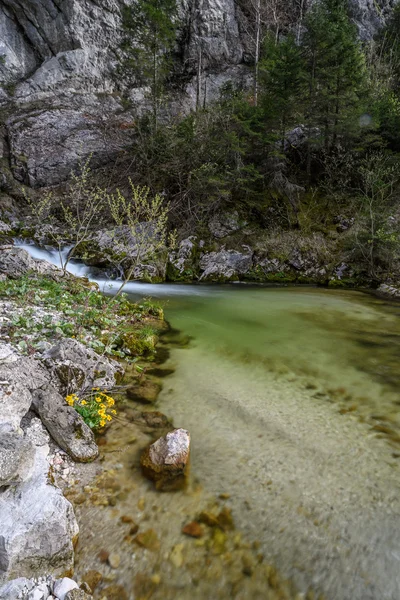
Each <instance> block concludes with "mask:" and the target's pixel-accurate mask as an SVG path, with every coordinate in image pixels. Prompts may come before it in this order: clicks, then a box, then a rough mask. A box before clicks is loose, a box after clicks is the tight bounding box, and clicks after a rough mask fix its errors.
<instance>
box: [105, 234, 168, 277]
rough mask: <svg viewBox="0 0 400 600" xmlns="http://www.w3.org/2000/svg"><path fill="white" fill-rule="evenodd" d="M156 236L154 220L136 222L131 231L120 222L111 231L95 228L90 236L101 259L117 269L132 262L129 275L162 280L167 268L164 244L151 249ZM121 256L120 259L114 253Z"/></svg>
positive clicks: (125, 268) (124, 267)
mask: <svg viewBox="0 0 400 600" xmlns="http://www.w3.org/2000/svg"><path fill="white" fill-rule="evenodd" d="M156 236H157V232H156V231H155V228H154V224H153V223H149V222H143V223H139V224H138V226H137V227H136V228H135V231H134V232H132V231H131V230H130V229H129V228H128V227H126V226H121V227H117V228H115V230H114V231H107V230H101V231H98V232H97V233H96V235H95V237H94V239H93V242H94V244H95V247H97V249H98V250H97V252H98V256H99V259H100V261H101V263H103V264H111V265H112V266H114V267H117V268H118V269H120V270H124V271H125V272H127V270H128V269H129V268H130V267H131V265H132V264H133V265H134V266H135V268H134V271H133V274H132V277H131V279H135V280H146V281H164V280H165V276H166V270H167V251H166V248H162V249H157V250H155V246H154V238H155V237H156ZM121 255H122V256H123V257H124V259H123V262H122V263H121V262H120V261H119V259H118V256H121Z"/></svg>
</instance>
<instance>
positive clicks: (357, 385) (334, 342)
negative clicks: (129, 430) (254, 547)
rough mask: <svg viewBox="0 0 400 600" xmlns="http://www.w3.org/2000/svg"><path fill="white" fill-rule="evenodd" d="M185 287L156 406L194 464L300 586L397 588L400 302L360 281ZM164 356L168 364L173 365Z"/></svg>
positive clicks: (365, 594) (360, 590)
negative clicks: (181, 337) (359, 288)
mask: <svg viewBox="0 0 400 600" xmlns="http://www.w3.org/2000/svg"><path fill="white" fill-rule="evenodd" d="M186 291H187V293H188V295H185V293H184V290H183V289H182V290H181V292H182V295H181V296H180V297H176V296H175V297H171V298H170V299H169V301H168V303H167V304H166V307H165V308H166V316H167V318H168V319H169V320H170V322H171V324H172V326H173V327H175V328H177V329H179V330H180V331H181V332H182V333H184V334H185V335H189V336H191V337H192V341H191V343H190V345H189V347H188V348H185V349H179V348H175V349H172V353H171V358H170V366H172V367H173V368H175V369H176V370H175V373H174V374H173V375H170V376H169V377H168V378H166V379H165V387H164V390H163V392H162V394H161V396H160V398H159V407H160V410H161V411H163V412H165V413H166V414H168V415H170V416H171V417H172V418H173V419H174V422H175V425H177V426H183V427H186V428H188V429H189V430H190V432H191V435H192V440H193V449H192V469H193V472H194V473H195V474H196V477H198V479H199V481H200V483H201V484H202V485H203V486H204V488H205V489H206V490H208V491H210V492H212V493H214V494H216V495H218V494H220V493H224V494H229V495H230V496H231V506H232V507H233V511H234V516H235V519H236V521H237V523H238V524H239V526H240V529H241V530H242V531H244V532H245V533H246V535H247V536H248V537H249V538H250V539H252V540H257V541H258V542H259V543H260V545H261V549H262V551H263V552H264V554H265V556H266V557H267V559H268V560H270V561H273V562H274V563H275V564H277V566H278V567H279V568H280V569H282V570H283V572H284V574H285V575H286V576H289V577H292V578H294V580H295V581H296V583H297V585H298V586H299V587H300V589H304V590H305V589H307V587H308V586H310V585H311V586H312V587H314V589H317V590H322V591H323V592H325V594H326V596H327V597H328V598H338V599H339V598H340V599H347V598H348V599H349V600H350V599H352V600H355V599H357V598H360V600H361V599H363V600H365V599H367V598H371V600H372V599H377V598H380V599H383V598H388V599H389V598H390V599H395V598H399V597H400V572H399V567H400V545H399V542H398V539H399V533H400V521H399V520H398V517H399V509H400V503H399V482H400V479H399V472H398V460H399V456H400V445H399V426H400V419H399V400H400V396H399V389H398V377H399V371H400V369H399V363H398V356H399V351H400V344H399V342H400V337H399V336H400V319H399V315H400V306H399V305H397V304H394V303H386V302H384V301H382V300H380V299H377V298H373V297H372V296H368V295H365V294H362V293H360V292H343V291H331V290H318V289H310V288H285V289H277V288H260V287H251V286H218V287H217V286H216V287H205V288H202V294H201V295H198V294H197V295H190V291H191V288H190V287H188V288H186ZM166 366H169V365H168V364H167V365H166Z"/></svg>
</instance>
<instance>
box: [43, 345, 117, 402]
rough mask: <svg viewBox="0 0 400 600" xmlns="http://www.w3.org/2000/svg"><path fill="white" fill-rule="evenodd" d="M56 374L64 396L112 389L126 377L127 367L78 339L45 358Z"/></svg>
mask: <svg viewBox="0 0 400 600" xmlns="http://www.w3.org/2000/svg"><path fill="white" fill-rule="evenodd" d="M43 360H44V363H45V365H46V367H47V368H48V370H49V371H50V373H51V374H52V375H54V376H55V378H56V380H58V381H59V385H60V389H61V390H62V392H63V393H64V394H71V393H75V392H78V391H79V390H91V389H92V388H93V387H100V388H105V389H107V388H110V387H111V386H113V385H114V384H115V379H118V378H119V377H121V375H122V374H123V368H122V367H121V365H120V364H119V363H118V362H117V361H115V360H111V359H108V358H106V357H104V356H100V355H99V354H96V352H95V351H94V350H92V349H91V348H87V347H86V346H84V345H83V344H81V343H80V342H78V341H77V340H74V339H71V338H65V339H63V340H61V341H60V342H58V343H57V344H55V345H54V346H52V348H50V349H49V350H48V351H47V352H45V354H44V355H43Z"/></svg>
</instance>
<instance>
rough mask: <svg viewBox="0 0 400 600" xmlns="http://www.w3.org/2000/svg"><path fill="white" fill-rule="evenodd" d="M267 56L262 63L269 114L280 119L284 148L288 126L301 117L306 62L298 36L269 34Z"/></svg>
mask: <svg viewBox="0 0 400 600" xmlns="http://www.w3.org/2000/svg"><path fill="white" fill-rule="evenodd" d="M264 55H265V58H264V59H263V60H262V61H261V63H260V72H261V76H262V82H263V88H264V94H263V108H264V111H265V115H266V116H268V117H270V118H272V119H273V120H277V122H278V128H279V138H280V142H281V145H282V150H283V148H284V142H285V137H286V132H287V128H288V127H289V126H290V125H291V124H295V122H296V118H300V115H301V109H302V100H303V98H304V68H303V67H304V64H303V59H302V56H301V50H300V48H299V47H298V45H297V44H296V40H295V37H294V36H293V35H288V36H287V37H286V38H284V39H283V40H282V41H281V42H278V43H276V41H275V38H274V37H273V36H272V35H270V36H268V38H267V40H266V43H265V46H264Z"/></svg>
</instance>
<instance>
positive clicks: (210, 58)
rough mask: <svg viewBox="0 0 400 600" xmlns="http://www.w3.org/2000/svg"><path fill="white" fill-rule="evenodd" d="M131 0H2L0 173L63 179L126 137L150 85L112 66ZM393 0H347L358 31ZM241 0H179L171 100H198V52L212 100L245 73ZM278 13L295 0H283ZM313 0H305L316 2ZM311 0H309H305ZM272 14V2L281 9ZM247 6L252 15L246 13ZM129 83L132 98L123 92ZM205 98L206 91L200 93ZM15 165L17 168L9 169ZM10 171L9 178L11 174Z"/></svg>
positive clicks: (246, 41)
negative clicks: (126, 78) (137, 83)
mask: <svg viewBox="0 0 400 600" xmlns="http://www.w3.org/2000/svg"><path fill="white" fill-rule="evenodd" d="M130 1H131V0H1V2H0V111H1V121H0V125H1V122H2V123H3V125H2V128H1V131H0V134H1V135H0V159H1V162H0V165H1V167H0V168H1V169H2V173H1V172H0V183H1V182H2V186H3V189H4V188H7V187H10V185H12V181H10V180H9V179H10V178H11V179H13V178H14V179H15V180H17V181H19V182H22V183H24V184H27V185H30V186H32V187H42V186H47V185H54V184H57V183H59V182H60V181H62V180H63V179H65V178H66V177H67V176H68V174H69V172H70V171H71V169H73V168H74V167H75V166H76V164H77V161H78V160H79V158H80V157H86V156H88V155H89V154H92V155H93V157H94V161H95V163H97V164H104V163H107V162H108V161H110V160H112V159H114V158H115V157H116V156H117V155H118V153H120V152H122V151H123V149H124V148H125V147H126V145H127V144H129V141H130V139H131V136H132V132H133V129H134V115H135V113H137V110H138V109H139V110H140V108H141V107H142V106H143V104H144V102H145V100H144V97H145V94H144V90H143V89H142V88H140V87H134V86H133V87H132V88H131V89H129V90H126V89H125V90H124V82H123V81H122V82H121V78H118V77H116V76H115V73H116V68H117V66H118V49H119V46H120V40H121V36H122V33H123V31H122V19H121V10H122V8H123V6H124V5H125V4H129V2H130ZM395 1H396V0H351V6H352V11H353V14H354V18H355V20H356V22H357V24H358V27H359V30H360V35H361V36H362V37H363V38H370V37H371V36H372V35H373V34H374V32H375V31H376V29H377V28H378V27H379V24H380V23H381V22H382V21H383V20H385V18H386V17H387V15H388V14H389V13H390V10H391V9H392V7H393V5H394V3H395ZM243 2H245V0H181V2H180V19H179V21H180V29H179V35H178V39H177V44H176V63H177V72H179V75H180V76H179V81H180V82H181V83H180V87H179V88H178V89H177V90H176V92H175V93H174V102H173V105H172V106H171V110H176V111H187V110H189V109H190V108H191V107H193V106H194V103H195V97H196V93H195V88H196V81H195V80H196V71H197V60H198V56H199V55H200V50H201V56H202V68H203V70H204V77H203V80H204V81H203V83H204V85H203V86H202V92H201V93H202V95H203V96H204V95H205V94H206V96H207V100H210V99H212V98H213V97H215V95H216V94H217V92H218V90H219V89H220V87H221V85H222V84H223V83H224V82H226V81H228V80H234V81H241V80H243V79H244V78H246V77H247V78H248V77H249V73H250V69H249V64H250V62H251V46H252V39H251V34H250V33H249V32H250V31H251V23H249V18H250V19H251V11H250V13H249V11H247V12H246V11H245V10H243V7H244V4H243ZM275 3H276V4H277V8H278V14H279V11H280V10H282V14H284V15H285V17H282V23H283V22H284V21H285V19H286V21H285V22H286V24H287V22H288V19H289V21H290V19H292V21H293V24H294V25H295V24H296V23H295V21H296V18H297V17H298V6H297V5H298V4H299V3H298V2H296V0H291V1H290V2H287V1H286V0H277V1H276V2H275ZM310 3H311V2H308V4H310ZM305 4H307V2H305ZM275 14H276V12H275ZM249 15H250V16H249ZM121 91H124V92H125V93H128V94H129V96H130V99H131V101H132V102H131V106H130V108H129V109H127V108H126V103H123V102H122V101H121V96H120V93H121ZM202 100H204V98H203V99H202ZM9 169H11V173H12V175H10V174H9ZM7 178H8V179H7Z"/></svg>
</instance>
